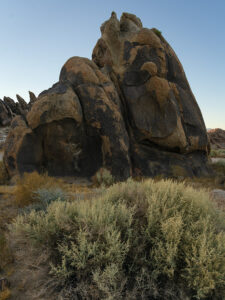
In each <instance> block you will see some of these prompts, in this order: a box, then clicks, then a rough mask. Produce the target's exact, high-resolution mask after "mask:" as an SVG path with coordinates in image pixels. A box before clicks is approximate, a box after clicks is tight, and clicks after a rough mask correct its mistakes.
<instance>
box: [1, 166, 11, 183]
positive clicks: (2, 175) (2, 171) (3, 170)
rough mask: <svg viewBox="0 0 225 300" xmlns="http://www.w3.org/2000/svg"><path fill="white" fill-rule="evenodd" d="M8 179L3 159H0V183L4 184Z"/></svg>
mask: <svg viewBox="0 0 225 300" xmlns="http://www.w3.org/2000/svg"><path fill="white" fill-rule="evenodd" d="M8 180H9V175H8V172H7V170H6V168H5V165H4V163H3V161H0V184H6V183H7V182H8Z"/></svg>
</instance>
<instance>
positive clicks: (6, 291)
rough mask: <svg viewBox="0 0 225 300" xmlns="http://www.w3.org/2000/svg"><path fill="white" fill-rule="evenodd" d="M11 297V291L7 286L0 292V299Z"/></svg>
mask: <svg viewBox="0 0 225 300" xmlns="http://www.w3.org/2000/svg"><path fill="white" fill-rule="evenodd" d="M10 297H11V292H10V290H9V289H8V288H6V289H4V290H3V291H1V292H0V300H6V299H9V298H10Z"/></svg>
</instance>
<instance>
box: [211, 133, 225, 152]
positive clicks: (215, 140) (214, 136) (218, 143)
mask: <svg viewBox="0 0 225 300" xmlns="http://www.w3.org/2000/svg"><path fill="white" fill-rule="evenodd" d="M208 136H209V139H210V144H211V147H212V149H225V130H223V129H220V128H215V129H210V130H208Z"/></svg>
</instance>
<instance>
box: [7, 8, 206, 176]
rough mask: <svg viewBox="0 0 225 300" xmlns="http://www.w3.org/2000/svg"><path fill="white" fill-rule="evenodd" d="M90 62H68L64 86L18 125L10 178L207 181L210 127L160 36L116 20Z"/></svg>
mask: <svg viewBox="0 0 225 300" xmlns="http://www.w3.org/2000/svg"><path fill="white" fill-rule="evenodd" d="M101 33H102V36H101V38H100V39H99V40H98V42H97V44H96V46H95V48H94V50H93V55H92V61H91V60H89V59H86V58H81V57H72V58H70V59H69V60H68V61H67V62H66V63H65V65H64V66H63V68H62V70H61V73H60V78H59V82H58V83H56V84H55V85H53V87H52V88H50V89H49V90H47V91H44V92H42V93H41V94H40V95H39V97H38V98H37V100H35V102H34V104H33V105H32V108H31V110H30V112H28V113H27V115H26V116H23V119H22V118H17V119H16V120H14V122H13V124H12V128H11V131H10V134H9V136H8V138H7V141H6V146H5V156H4V162H5V164H6V167H7V169H8V171H9V173H10V175H13V174H15V173H17V172H19V173H23V172H25V171H33V170H39V171H41V170H46V171H48V172H49V173H50V174H52V175H75V176H91V175H93V174H94V173H95V172H96V171H97V170H98V169H99V168H100V167H102V166H103V167H106V168H108V169H109V170H111V172H112V174H113V175H115V176H117V177H118V178H127V177H129V176H132V175H133V176H137V175H144V176H155V175H159V174H164V175H167V176H201V175H207V174H208V172H209V167H208V165H207V161H208V157H207V155H208V151H209V141H208V136H207V132H206V128H205V124H204V121H203V118H202V115H201V112H200V109H199V107H198V105H197V102H196V100H195V98H194V95H193V94H192V92H191V89H190V86H189V84H188V81H187V79H186V76H185V73H184V70H183V68H182V65H181V63H180V62H179V60H178V58H177V56H176V54H175V53H174V51H173V50H172V48H171V47H170V46H169V44H168V43H167V42H166V41H165V39H164V38H163V37H162V35H161V33H160V32H159V31H158V30H156V29H147V28H143V26H142V23H141V21H140V19H138V18H137V17H136V16H134V15H131V14H128V13H124V14H123V15H122V17H121V19H120V21H119V20H118V19H117V17H116V14H115V13H112V16H111V18H110V19H109V20H108V21H106V22H105V23H104V24H103V25H102V26H101Z"/></svg>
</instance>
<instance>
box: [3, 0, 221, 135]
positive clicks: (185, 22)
mask: <svg viewBox="0 0 225 300" xmlns="http://www.w3.org/2000/svg"><path fill="white" fill-rule="evenodd" d="M112 11H115V12H116V13H117V16H118V17H120V15H121V13H122V12H124V11H126V12H130V13H134V14H136V15H137V16H138V17H140V18H141V20H142V22H143V25H144V26H145V27H148V28H152V27H156V28H158V29H159V30H161V31H162V33H163V36H164V37H165V38H166V39H167V41H168V42H169V43H170V44H171V46H172V47H173V49H174V50H175V52H176V53H177V55H178V57H179V59H180V60H181V63H182V64H183V67H184V70H185V72H186V75H187V78H188V80H189V83H190V85H191V88H192V91H193V93H194V95H195V97H196V99H197V102H198V104H199V106H200V108H201V110H202V113H203V117H204V119H205V123H206V126H207V127H208V128H215V127H220V128H223V129H225V0H214V1H213V0H188V1H186V0H154V1H153V0H152V1H151V0H139V1H138V0H134V1H133V0H110V1H107V0H105V1H103V0H82V1H80V0H0V12H1V16H0V98H3V96H10V97H12V98H14V99H15V95H16V93H18V94H20V95H21V96H22V97H24V98H25V100H28V93H27V92H28V90H31V91H33V92H35V93H36V94H39V93H40V92H41V91H42V90H44V89H46V88H49V87H50V86H52V84H53V83H55V82H56V81H58V76H59V72H60V69H61V67H62V65H63V64H64V62H65V61H66V60H67V59H68V58H69V57H71V56H75V55H77V56H84V57H88V58H90V57H91V53H92V49H93V47H94V46H95V43H96V41H97V39H98V38H99V37H100V30H99V27H100V25H101V24H102V23H103V22H104V21H105V20H106V19H108V18H109V17H110V14H111V12H112Z"/></svg>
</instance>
